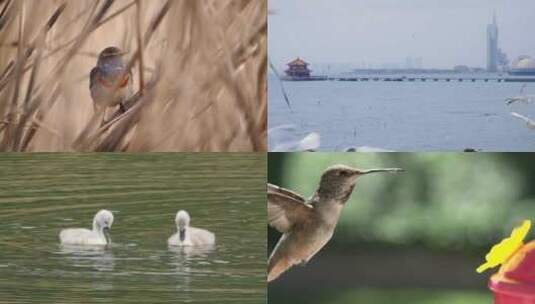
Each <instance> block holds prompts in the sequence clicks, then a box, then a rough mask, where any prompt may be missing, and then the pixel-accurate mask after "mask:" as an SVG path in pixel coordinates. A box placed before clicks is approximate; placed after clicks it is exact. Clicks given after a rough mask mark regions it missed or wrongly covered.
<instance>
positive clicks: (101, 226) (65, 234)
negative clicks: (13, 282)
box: [59, 210, 113, 245]
mask: <svg viewBox="0 0 535 304" xmlns="http://www.w3.org/2000/svg"><path fill="white" fill-rule="evenodd" d="M112 224H113V214H112V213H111V212H110V211H108V210H100V211H99V212H97V214H95V217H94V218H93V230H89V229H85V228H68V229H63V230H61V232H60V233H59V239H60V242H61V244H64V245H107V244H111V237H110V229H111V225H112Z"/></svg>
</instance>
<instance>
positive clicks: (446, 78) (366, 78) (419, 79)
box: [323, 75, 535, 82]
mask: <svg viewBox="0 0 535 304" xmlns="http://www.w3.org/2000/svg"><path fill="white" fill-rule="evenodd" d="M323 80H330V81H363V82H366V81H368V82H370V81H386V82H388V81H390V82H535V77H512V76H509V77H508V76H504V77H492V76H490V77H485V76H443V75H441V76H379V75H377V76H376V75H373V76H372V75H369V76H351V77H326V78H324V79H323Z"/></svg>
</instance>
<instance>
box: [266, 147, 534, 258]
mask: <svg viewBox="0 0 535 304" xmlns="http://www.w3.org/2000/svg"><path fill="white" fill-rule="evenodd" d="M334 164H346V165H349V166H353V167H357V168H363V169H368V168H378V167H401V168H403V169H405V170H406V172H405V173H402V174H374V175H369V176H364V177H362V178H361V179H360V180H359V181H358V182H357V187H356V189H355V191H354V193H353V195H352V197H351V199H350V201H349V202H348V204H347V205H346V208H345V210H344V212H343V214H342V217H341V219H340V222H339V226H338V228H337V233H335V235H334V238H333V242H334V243H335V244H336V245H338V246H342V245H343V246H347V245H351V244H356V243H360V244H362V242H367V243H369V244H383V245H388V246H414V245H418V246H421V245H423V246H424V247H427V248H434V249H437V250H463V251H465V250H475V251H482V250H486V249H487V248H488V247H489V246H490V245H491V244H493V243H494V242H496V241H498V240H500V239H501V238H502V237H504V236H506V235H508V234H509V233H510V231H511V229H512V227H513V226H515V225H516V224H518V223H519V222H520V221H521V220H523V219H534V218H535V216H534V215H535V204H534V202H535V191H534V188H533V187H531V185H532V182H533V180H534V179H533V178H534V172H535V156H532V155H531V154H521V153H270V154H269V172H268V179H269V181H270V182H271V183H274V184H277V185H280V186H282V187H286V188H289V189H292V190H294V191H297V192H298V193H301V194H302V195H304V196H305V197H306V198H307V197H309V196H310V195H312V193H313V192H314V191H315V188H316V187H317V184H318V182H319V178H320V176H321V174H322V172H323V171H324V170H325V169H326V168H327V167H329V166H331V165H334ZM528 238H529V237H528Z"/></svg>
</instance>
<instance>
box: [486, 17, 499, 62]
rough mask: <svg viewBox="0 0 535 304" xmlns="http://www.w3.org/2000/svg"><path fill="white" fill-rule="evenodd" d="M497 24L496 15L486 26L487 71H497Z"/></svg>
mask: <svg viewBox="0 0 535 304" xmlns="http://www.w3.org/2000/svg"><path fill="white" fill-rule="evenodd" d="M498 58H499V50H498V24H497V22H496V13H494V16H493V18H492V24H489V25H488V26H487V71H489V72H497V71H498Z"/></svg>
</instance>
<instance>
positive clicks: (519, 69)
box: [510, 56, 535, 76]
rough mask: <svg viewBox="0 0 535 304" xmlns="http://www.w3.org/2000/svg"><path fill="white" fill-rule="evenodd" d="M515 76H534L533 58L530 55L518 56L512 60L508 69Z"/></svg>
mask: <svg viewBox="0 0 535 304" xmlns="http://www.w3.org/2000/svg"><path fill="white" fill-rule="evenodd" d="M510 74H511V75H515V76H535V58H532V57H530V56H520V57H518V59H516V60H515V61H513V65H512V67H511V71H510Z"/></svg>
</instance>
